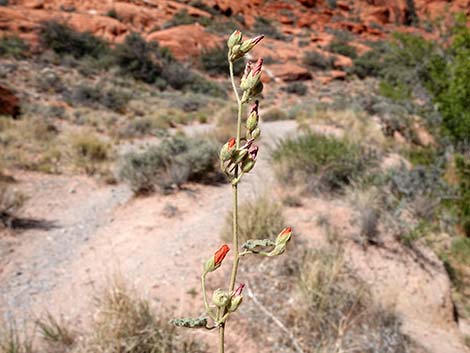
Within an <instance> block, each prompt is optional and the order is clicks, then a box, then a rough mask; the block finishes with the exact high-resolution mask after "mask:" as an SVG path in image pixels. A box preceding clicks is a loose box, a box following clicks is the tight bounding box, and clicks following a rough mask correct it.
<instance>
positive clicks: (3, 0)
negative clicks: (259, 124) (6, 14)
mask: <svg viewBox="0 0 470 353" xmlns="http://www.w3.org/2000/svg"><path fill="white" fill-rule="evenodd" d="M8 5H9V0H0V6H8Z"/></svg>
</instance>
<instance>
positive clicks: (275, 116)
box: [261, 107, 289, 121]
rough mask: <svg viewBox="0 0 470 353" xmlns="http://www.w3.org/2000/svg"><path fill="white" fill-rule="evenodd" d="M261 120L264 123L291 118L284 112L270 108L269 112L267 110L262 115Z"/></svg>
mask: <svg viewBox="0 0 470 353" xmlns="http://www.w3.org/2000/svg"><path fill="white" fill-rule="evenodd" d="M261 119H263V121H280V120H288V119H289V117H288V115H287V113H286V112H285V111H284V110H282V109H280V108H276V107H273V108H269V109H268V110H266V111H265V112H264V113H263V114H262V115H261Z"/></svg>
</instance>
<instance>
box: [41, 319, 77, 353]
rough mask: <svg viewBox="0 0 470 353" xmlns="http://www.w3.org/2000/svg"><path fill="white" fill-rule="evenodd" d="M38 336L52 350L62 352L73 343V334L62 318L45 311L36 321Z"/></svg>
mask: <svg viewBox="0 0 470 353" xmlns="http://www.w3.org/2000/svg"><path fill="white" fill-rule="evenodd" d="M36 326H37V329H38V331H39V335H40V337H41V338H42V339H43V340H44V341H45V342H46V343H48V345H49V346H50V347H49V348H51V350H52V351H53V352H58V353H59V352H63V351H64V348H65V349H66V348H70V347H71V346H72V345H73V344H74V343H75V338H76V337H75V334H74V333H73V332H72V331H71V330H70V328H69V327H68V325H67V324H66V323H65V322H64V321H63V320H60V321H59V320H57V319H56V318H55V317H54V316H53V315H52V314H51V313H49V312H48V313H46V314H45V315H44V316H43V317H41V318H39V319H38V320H37V321H36Z"/></svg>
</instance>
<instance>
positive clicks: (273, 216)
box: [221, 195, 285, 244]
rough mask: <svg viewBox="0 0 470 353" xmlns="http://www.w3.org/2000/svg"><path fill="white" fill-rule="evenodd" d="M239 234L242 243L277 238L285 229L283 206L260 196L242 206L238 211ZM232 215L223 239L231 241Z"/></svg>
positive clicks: (223, 231)
mask: <svg viewBox="0 0 470 353" xmlns="http://www.w3.org/2000/svg"><path fill="white" fill-rule="evenodd" d="M238 222H239V223H238V227H239V228H238V229H239V231H238V234H239V239H240V243H241V244H243V243H244V242H246V241H247V240H249V239H268V238H271V239H272V238H273V237H275V236H276V235H277V234H278V233H279V230H280V229H282V228H283V227H284V224H285V222H284V216H283V213H282V205H281V204H279V203H277V202H276V201H274V200H273V199H271V198H270V197H268V196H267V195H263V196H260V197H258V198H256V199H253V200H248V201H247V202H245V203H243V204H241V205H240V208H239V210H238ZM231 229H232V213H231V212H230V213H229V214H228V215H227V218H226V221H225V226H224V228H223V230H222V234H221V237H222V239H223V240H225V241H230V239H231V237H232V231H231Z"/></svg>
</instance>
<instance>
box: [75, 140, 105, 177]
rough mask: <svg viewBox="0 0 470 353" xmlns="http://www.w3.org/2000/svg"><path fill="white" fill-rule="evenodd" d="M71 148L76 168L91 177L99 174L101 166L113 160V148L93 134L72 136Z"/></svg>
mask: <svg viewBox="0 0 470 353" xmlns="http://www.w3.org/2000/svg"><path fill="white" fill-rule="evenodd" d="M71 148H72V153H73V157H74V162H75V165H76V167H78V168H79V169H82V170H84V171H85V172H86V173H87V174H90V175H91V174H95V173H97V172H99V171H100V169H99V166H100V165H101V164H103V163H104V162H106V161H108V160H109V159H110V158H111V152H112V151H111V146H110V145H109V144H108V143H106V142H104V141H102V140H101V139H99V138H98V137H97V136H96V135H93V134H86V133H83V134H77V135H75V136H72V139H71Z"/></svg>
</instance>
